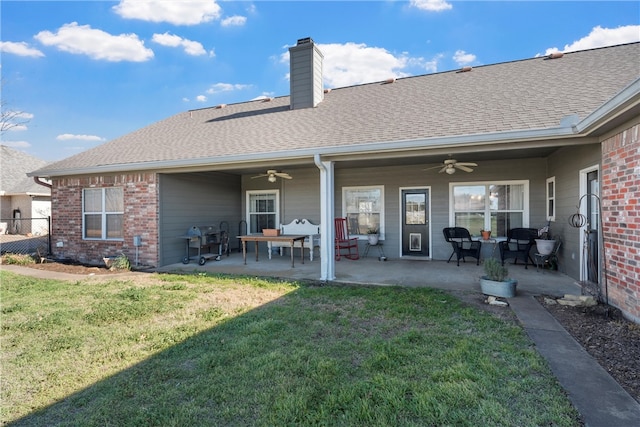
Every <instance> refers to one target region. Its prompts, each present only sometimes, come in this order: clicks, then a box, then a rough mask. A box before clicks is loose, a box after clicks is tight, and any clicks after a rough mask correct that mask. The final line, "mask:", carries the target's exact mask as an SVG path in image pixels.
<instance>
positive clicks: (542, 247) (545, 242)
mask: <svg viewBox="0 0 640 427" xmlns="http://www.w3.org/2000/svg"><path fill="white" fill-rule="evenodd" d="M550 223H551V221H549V222H548V223H547V225H546V226H544V227H542V228H541V229H539V230H538V238H537V239H536V248H537V250H538V253H539V254H540V255H549V254H550V253H551V252H552V251H553V248H554V246H555V244H556V241H555V240H554V239H552V238H551V232H550V231H549V230H550Z"/></svg>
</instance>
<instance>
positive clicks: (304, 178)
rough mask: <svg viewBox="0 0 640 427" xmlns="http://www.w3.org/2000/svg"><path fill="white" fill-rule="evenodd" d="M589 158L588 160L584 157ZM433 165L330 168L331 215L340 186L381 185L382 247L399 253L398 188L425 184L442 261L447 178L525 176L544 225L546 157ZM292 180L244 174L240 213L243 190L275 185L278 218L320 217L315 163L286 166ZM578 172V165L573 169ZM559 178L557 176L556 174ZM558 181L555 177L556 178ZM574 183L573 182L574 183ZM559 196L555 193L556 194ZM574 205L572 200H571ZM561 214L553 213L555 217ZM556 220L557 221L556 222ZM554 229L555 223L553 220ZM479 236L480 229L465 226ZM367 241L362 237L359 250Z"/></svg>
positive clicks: (533, 218)
mask: <svg viewBox="0 0 640 427" xmlns="http://www.w3.org/2000/svg"><path fill="white" fill-rule="evenodd" d="M587 163H588V162H587ZM429 166H432V165H405V166H388V167H375V168H350V169H344V168H340V165H339V164H338V165H337V167H336V170H335V193H334V197H335V214H334V216H336V217H339V216H342V188H343V187H352V186H371V185H381V186H384V197H385V235H384V239H385V241H384V245H385V246H384V247H385V252H386V254H387V256H388V257H390V258H397V257H398V256H399V255H400V244H401V242H400V238H401V236H400V189H401V188H411V187H420V188H425V187H426V188H429V189H430V197H431V200H430V202H431V204H430V208H431V230H430V231H431V254H432V258H433V259H436V260H446V259H447V258H448V257H449V255H450V254H451V248H450V246H449V244H448V243H446V242H445V241H444V238H443V236H442V229H443V228H444V227H448V226H449V183H450V182H459V183H462V182H464V183H473V182H487V181H511V180H528V181H529V209H530V214H529V226H530V227H534V228H541V227H543V226H544V225H545V224H546V214H545V210H546V207H545V206H546V179H547V178H548V177H549V176H552V175H551V174H550V173H549V172H548V166H547V160H546V159H545V158H528V159H512V160H507V161H503V160H500V161H493V160H492V161H481V162H480V161H479V162H478V167H477V168H475V171H474V172H472V173H466V172H462V171H458V172H456V174H455V175H447V174H444V173H442V174H441V173H438V170H437V169H435V170H429V171H425V170H423V169H425V168H426V167H429ZM287 172H289V173H290V174H291V175H292V176H293V177H294V179H292V180H290V181H285V180H281V179H279V180H278V181H277V182H275V183H269V182H268V181H267V180H266V179H251V178H250V176H245V177H243V181H242V182H243V185H242V212H243V216H244V212H245V193H246V191H248V190H260V189H276V188H277V189H279V190H280V204H281V205H280V209H281V211H280V213H281V217H280V220H281V222H283V223H287V222H290V221H291V220H292V219H294V218H308V219H309V220H311V221H312V222H316V223H317V222H318V221H319V215H320V196H319V171H318V170H317V169H316V168H309V169H295V170H288V171H287ZM573 173H574V175H577V170H574V172H573ZM556 179H557V180H558V178H556ZM559 182H560V180H558V181H557V183H559ZM576 185H577V184H576ZM558 196H560V195H558ZM573 203H574V204H575V201H574V202H573ZM559 217H560V216H558V218H559ZM557 222H558V221H556V223H557ZM552 230H553V232H554V233H555V232H556V231H558V232H560V231H561V230H558V226H557V225H556V224H552ZM470 231H471V233H472V234H474V235H478V234H479V233H480V230H470ZM365 243H366V240H364V239H363V240H362V241H361V249H363V248H364V245H365Z"/></svg>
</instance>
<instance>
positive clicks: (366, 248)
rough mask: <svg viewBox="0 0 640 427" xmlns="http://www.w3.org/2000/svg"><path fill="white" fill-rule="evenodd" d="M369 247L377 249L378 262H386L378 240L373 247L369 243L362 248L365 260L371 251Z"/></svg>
mask: <svg viewBox="0 0 640 427" xmlns="http://www.w3.org/2000/svg"><path fill="white" fill-rule="evenodd" d="M371 247H374V248H378V259H380V260H386V259H387V256H386V255H385V254H384V248H383V247H382V242H381V241H379V240H378V243H376V244H375V245H372V244H371V243H369V242H367V243H366V245H365V247H364V254H363V258H366V257H367V255H368V254H369V249H371Z"/></svg>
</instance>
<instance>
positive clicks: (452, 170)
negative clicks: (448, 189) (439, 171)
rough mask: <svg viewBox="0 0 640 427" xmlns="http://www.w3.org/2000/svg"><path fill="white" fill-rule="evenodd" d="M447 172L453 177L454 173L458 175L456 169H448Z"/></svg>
mask: <svg viewBox="0 0 640 427" xmlns="http://www.w3.org/2000/svg"><path fill="white" fill-rule="evenodd" d="M446 172H447V173H448V174H449V175H453V174H454V173H456V168H454V167H450V168H447V169H446Z"/></svg>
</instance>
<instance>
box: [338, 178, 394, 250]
mask: <svg viewBox="0 0 640 427" xmlns="http://www.w3.org/2000/svg"><path fill="white" fill-rule="evenodd" d="M367 190H379V191H380V202H379V206H380V212H372V213H379V214H380V227H379V229H378V234H379V235H380V239H381V240H384V235H385V227H384V223H385V221H384V216H385V214H384V185H361V186H352V187H342V216H343V217H347V216H348V214H350V213H359V212H347V193H348V192H349V191H367ZM349 233H350V235H351V236H352V237H358V238H359V239H366V238H367V235H366V234H358V233H356V232H355V231H354V230H351V229H349Z"/></svg>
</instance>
